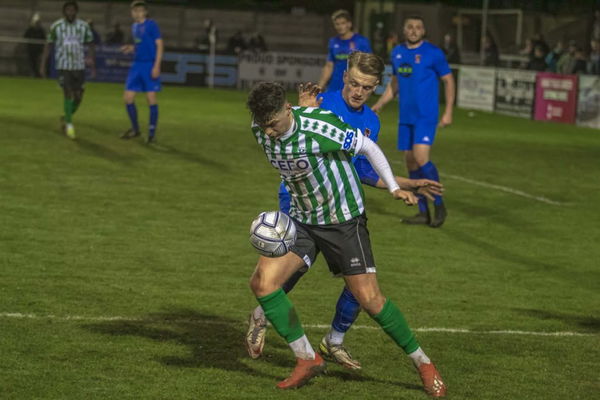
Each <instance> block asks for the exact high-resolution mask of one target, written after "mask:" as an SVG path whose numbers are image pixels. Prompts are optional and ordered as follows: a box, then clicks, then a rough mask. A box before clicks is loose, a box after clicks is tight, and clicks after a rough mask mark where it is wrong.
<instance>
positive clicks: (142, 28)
mask: <svg viewBox="0 0 600 400" xmlns="http://www.w3.org/2000/svg"><path fill="white" fill-rule="evenodd" d="M131 36H132V37H133V42H134V43H135V57H134V60H135V61H154V60H155V59H156V39H160V29H158V24H157V23H156V22H155V21H154V20H151V19H146V20H145V21H144V22H140V23H134V24H133V25H131Z"/></svg>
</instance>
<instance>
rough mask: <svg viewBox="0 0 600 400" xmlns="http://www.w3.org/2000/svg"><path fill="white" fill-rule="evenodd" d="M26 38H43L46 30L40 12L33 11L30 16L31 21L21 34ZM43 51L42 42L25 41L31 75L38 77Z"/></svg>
mask: <svg viewBox="0 0 600 400" xmlns="http://www.w3.org/2000/svg"><path fill="white" fill-rule="evenodd" d="M23 37H25V38H26V39H31V40H45V39H46V31H45V30H44V28H43V27H42V21H41V19H40V14H39V13H35V14H33V17H32V18H31V23H30V24H29V27H28V28H27V30H26V31H25V34H24V35H23ZM43 51H44V43H27V56H28V58H29V66H30V67H31V71H32V74H33V76H35V77H40V58H41V56H42V52H43Z"/></svg>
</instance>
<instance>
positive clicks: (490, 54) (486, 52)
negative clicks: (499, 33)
mask: <svg viewBox="0 0 600 400" xmlns="http://www.w3.org/2000/svg"><path fill="white" fill-rule="evenodd" d="M482 47H483V49H482V51H483V65H484V66H486V67H497V66H498V64H500V54H499V52H498V46H496V42H495V41H494V38H492V36H491V35H485V36H484V38H483V43H482Z"/></svg>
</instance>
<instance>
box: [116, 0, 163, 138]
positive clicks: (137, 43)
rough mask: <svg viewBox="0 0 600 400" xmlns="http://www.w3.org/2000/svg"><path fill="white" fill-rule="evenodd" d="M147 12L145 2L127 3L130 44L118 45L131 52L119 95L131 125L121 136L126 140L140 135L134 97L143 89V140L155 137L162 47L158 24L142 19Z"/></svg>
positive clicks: (124, 50)
mask: <svg viewBox="0 0 600 400" xmlns="http://www.w3.org/2000/svg"><path fill="white" fill-rule="evenodd" d="M147 15H148V6H147V5H146V2H145V1H134V2H132V3H131V17H132V18H133V25H132V26H131V35H132V38H133V42H134V45H125V46H123V47H122V51H123V52H124V53H131V52H135V55H134V61H133V64H132V65H131V68H130V69H129V75H128V76H127V82H126V83H125V94H124V96H123V99H124V100H125V107H126V109H127V115H129V120H130V121H131V128H130V129H128V130H127V131H125V133H123V134H122V135H121V138H123V139H130V138H133V137H136V136H139V135H140V126H139V124H138V118H137V109H136V107H135V102H134V100H135V94H136V93H137V92H144V93H146V100H148V105H149V106H150V124H149V125H148V138H147V139H146V143H152V142H154V140H155V134H156V125H157V123H158V104H157V100H156V92H160V63H161V61H162V57H163V49H164V47H163V40H162V39H161V36H160V30H159V28H158V24H157V23H156V22H155V21H154V20H152V19H148V18H146V17H147Z"/></svg>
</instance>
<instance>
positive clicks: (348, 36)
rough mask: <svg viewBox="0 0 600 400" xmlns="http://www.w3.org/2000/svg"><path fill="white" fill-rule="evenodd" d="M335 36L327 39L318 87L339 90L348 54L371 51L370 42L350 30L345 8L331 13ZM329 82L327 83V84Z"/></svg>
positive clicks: (347, 13)
mask: <svg viewBox="0 0 600 400" xmlns="http://www.w3.org/2000/svg"><path fill="white" fill-rule="evenodd" d="M331 21H333V27H334V28H335V30H336V32H337V36H334V37H332V38H331V39H329V45H328V53H327V62H326V63H325V66H324V67H323V71H322V72H321V78H320V79H319V87H321V88H323V89H324V88H325V87H327V90H328V91H334V90H341V89H342V86H344V80H343V79H344V71H345V70H346V64H347V61H348V55H349V54H350V53H352V52H353V51H363V52H365V53H372V52H373V51H372V50H371V43H370V42H369V39H367V38H366V37H364V36H362V35H359V34H358V33H354V32H353V31H352V17H351V16H350V13H349V12H348V11H346V10H338V11H336V12H334V13H333V14H332V15H331ZM328 83H329V84H328Z"/></svg>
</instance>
